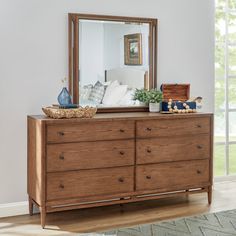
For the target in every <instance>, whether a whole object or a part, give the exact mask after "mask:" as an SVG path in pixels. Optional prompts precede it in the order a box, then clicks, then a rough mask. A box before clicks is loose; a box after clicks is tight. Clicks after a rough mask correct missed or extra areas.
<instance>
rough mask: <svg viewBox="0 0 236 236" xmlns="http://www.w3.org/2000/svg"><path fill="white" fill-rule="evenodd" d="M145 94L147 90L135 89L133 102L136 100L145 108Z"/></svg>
mask: <svg viewBox="0 0 236 236" xmlns="http://www.w3.org/2000/svg"><path fill="white" fill-rule="evenodd" d="M147 94H148V90H147V89H136V90H135V93H134V98H133V99H134V100H138V101H139V103H140V105H143V106H146V105H147V103H148V101H147Z"/></svg>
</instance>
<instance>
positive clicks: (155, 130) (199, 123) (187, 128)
mask: <svg viewBox="0 0 236 236" xmlns="http://www.w3.org/2000/svg"><path fill="white" fill-rule="evenodd" d="M208 133H210V119H209V118H198V119H195V118H193V119H183V120H182V119H176V120H175V121H174V122H173V121H172V120H161V121H156V120H152V121H138V122H137V138H152V137H167V136H168V137H172V136H176V135H181V136H182V135H196V134H208Z"/></svg>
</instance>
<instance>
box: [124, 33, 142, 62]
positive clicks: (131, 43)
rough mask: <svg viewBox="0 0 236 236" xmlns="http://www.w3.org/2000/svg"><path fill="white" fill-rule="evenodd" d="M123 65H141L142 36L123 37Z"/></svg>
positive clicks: (128, 35)
mask: <svg viewBox="0 0 236 236" xmlns="http://www.w3.org/2000/svg"><path fill="white" fill-rule="evenodd" d="M124 53H125V54H124V55H125V58H124V59H125V65H142V64H143V60H142V59H143V57H142V34H140V33H138V34H127V35H125V36H124Z"/></svg>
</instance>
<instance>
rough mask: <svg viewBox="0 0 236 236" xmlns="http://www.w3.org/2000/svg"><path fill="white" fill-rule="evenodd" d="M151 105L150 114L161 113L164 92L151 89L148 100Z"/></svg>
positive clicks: (148, 92)
mask: <svg viewBox="0 0 236 236" xmlns="http://www.w3.org/2000/svg"><path fill="white" fill-rule="evenodd" d="M146 101H147V102H148V103H149V111H150V112H159V111H160V102H161V101H162V92H161V91H160V90H157V89H151V90H150V91H147V99H146Z"/></svg>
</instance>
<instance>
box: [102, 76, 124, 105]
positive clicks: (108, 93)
mask: <svg viewBox="0 0 236 236" xmlns="http://www.w3.org/2000/svg"><path fill="white" fill-rule="evenodd" d="M119 85H120V84H119V82H118V81H117V80H115V81H113V82H111V83H110V84H109V85H108V86H107V87H106V91H105V94H104V96H103V99H102V104H106V103H107V101H109V99H110V96H111V93H112V91H113V89H114V88H115V87H117V86H119ZM104 102H105V103H104ZM108 103H109V102H108Z"/></svg>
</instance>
